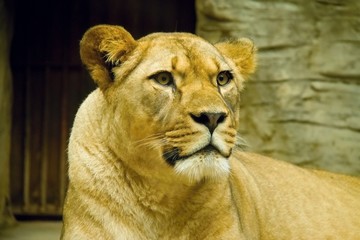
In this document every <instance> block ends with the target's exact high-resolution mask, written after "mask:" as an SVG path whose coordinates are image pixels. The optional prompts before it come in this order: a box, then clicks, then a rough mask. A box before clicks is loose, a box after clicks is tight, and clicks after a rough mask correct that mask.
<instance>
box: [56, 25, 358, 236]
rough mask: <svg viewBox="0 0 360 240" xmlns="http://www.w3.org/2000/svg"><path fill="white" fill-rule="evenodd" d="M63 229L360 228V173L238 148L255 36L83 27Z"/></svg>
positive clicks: (196, 232) (236, 231)
mask: <svg viewBox="0 0 360 240" xmlns="http://www.w3.org/2000/svg"><path fill="white" fill-rule="evenodd" d="M80 54H81V59H82V61H83V63H84V64H85V65H86V67H87V68H88V70H89V72H90V74H91V76H92V78H93V79H94V80H95V82H96V83H97V84H98V86H99V88H98V89H97V90H95V91H94V92H93V93H91V94H90V95H89V96H88V98H87V99H86V100H85V102H84V103H83V104H82V106H81V107H80V109H79V111H78V113H77V115H76V119H75V122H74V127H73V130H72V133H71V137H70V143H69V187H68V192H67V197H66V203H65V206H64V227H63V232H62V239H76V240H78V239H131V240H133V239H249V240H254V239H274V240H280V239H286V240H289V239H360V181H359V179H357V178H355V177H348V176H343V175H337V174H333V173H326V172H322V171H315V170H307V169H303V168H299V167H296V166H294V165H291V164H288V163H285V162H280V161H276V160H272V159H269V158H266V157H263V156H259V155H256V154H252V153H244V152H241V151H240V150H239V145H241V139H240V138H239V137H238V136H237V131H236V129H237V128H238V125H239V122H238V114H239V94H240V91H241V90H242V88H243V81H244V78H245V77H246V76H247V75H249V74H251V73H252V72H253V71H254V68H255V48H254V46H253V44H252V42H251V41H249V40H247V39H239V40H236V41H231V42H224V43H219V44H216V45H211V44H210V43H208V42H206V41H204V40H203V39H201V38H199V37H197V36H195V35H192V34H187V33H171V34H170V33H156V34H151V35H148V36H146V37H144V38H141V39H139V40H137V41H136V40H134V39H133V38H132V36H131V35H130V34H129V33H128V32H127V31H126V30H124V29H123V28H121V27H118V26H109V25H99V26H95V27H93V28H91V29H89V30H88V31H87V32H86V33H85V35H84V37H83V39H82V40H81V44H80Z"/></svg>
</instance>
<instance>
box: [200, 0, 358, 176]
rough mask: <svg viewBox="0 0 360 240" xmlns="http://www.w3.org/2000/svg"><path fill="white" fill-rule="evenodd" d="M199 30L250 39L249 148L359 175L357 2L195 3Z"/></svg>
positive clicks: (211, 36) (245, 104)
mask: <svg viewBox="0 0 360 240" xmlns="http://www.w3.org/2000/svg"><path fill="white" fill-rule="evenodd" d="M196 8H197V17H198V22H197V34H198V35H200V36H202V37H204V38H205V39H208V40H209V41H210V42H217V41H220V40H224V39H228V38H238V37H249V38H251V39H252V40H253V41H254V42H255V44H256V45H257V47H258V49H259V59H258V70H257V73H256V74H255V75H254V76H253V77H252V78H251V79H250V80H249V81H248V82H247V87H246V89H245V90H244V92H243V95H242V115H241V126H240V132H241V135H242V136H243V137H244V138H245V139H246V140H247V142H248V144H249V146H250V149H251V150H253V151H256V152H259V153H261V154H264V155H268V156H272V157H275V158H278V159H282V160H287V161H291V162H293V163H296V164H298V165H302V166H309V167H315V168H322V169H327V170H331V171H335V172H340V173H348V174H353V175H360V14H359V13H360V1H358V0H317V1H315V0H314V1H302V0H283V1H275V0H257V1H254V0H241V1H239V0H197V1H196Z"/></svg>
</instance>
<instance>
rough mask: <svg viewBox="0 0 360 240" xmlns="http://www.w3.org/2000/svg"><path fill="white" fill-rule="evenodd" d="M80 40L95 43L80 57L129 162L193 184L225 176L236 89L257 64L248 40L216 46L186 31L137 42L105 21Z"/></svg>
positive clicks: (235, 114) (233, 132) (118, 146)
mask: <svg viewBox="0 0 360 240" xmlns="http://www.w3.org/2000/svg"><path fill="white" fill-rule="evenodd" d="M107 30H109V31H107ZM110 30H111V31H110ZM108 32H110V33H111V34H107V33H108ZM89 36H90V37H89ZM94 36H96V37H94ZM94 39H95V40H94ZM89 42H90V43H91V44H89ZM94 42H95V43H94ZM81 45H82V46H89V45H90V46H91V48H88V47H82V50H81V56H82V60H83V62H84V63H85V64H86V65H87V67H88V69H89V70H90V73H91V75H92V77H93V78H94V80H95V81H96V82H97V83H98V85H99V87H100V89H102V93H103V94H104V96H105V98H106V99H107V103H108V106H107V107H106V109H104V112H107V113H106V114H105V113H104V115H106V116H109V118H108V120H107V121H109V122H111V126H112V127H109V132H107V134H108V136H109V138H108V140H109V144H111V145H112V149H114V151H115V152H116V153H117V155H118V156H119V158H121V159H122V160H123V161H125V162H126V164H127V165H128V166H130V167H132V168H134V170H136V171H137V172H142V173H145V174H146V173H148V174H151V175H152V174H153V173H154V171H156V172H157V173H158V172H159V171H160V172H161V171H170V172H173V173H174V175H177V176H180V177H182V178H185V179H187V180H190V181H191V182H198V181H200V180H202V179H204V178H207V179H218V178H221V177H223V176H227V175H228V173H229V163H228V158H229V157H230V155H231V153H232V149H233V148H234V146H235V145H236V141H237V130H236V129H237V126H238V112H239V101H240V98H239V93H240V91H241V89H242V83H243V81H244V78H243V77H244V76H246V75H247V74H249V73H250V72H252V71H253V68H254V57H253V52H254V47H253V45H252V43H251V42H250V41H248V40H240V41H235V42H232V43H220V44H218V45H215V46H214V45H211V44H210V43H208V42H206V41H204V40H203V39H201V38H199V37H197V36H195V35H192V34H185V33H172V34H169V33H162V34H160V33H158V34H152V35H148V36H146V37H144V38H142V39H140V40H138V41H135V40H133V39H132V37H131V35H130V34H128V33H127V32H126V31H125V30H124V29H122V28H119V27H114V26H104V25H102V26H98V27H94V28H92V29H90V30H89V31H88V32H87V33H86V34H85V36H84V38H83V40H82V42H81ZM90 50H91V51H92V53H96V55H94V54H92V53H89V52H90ZM99 56H100V58H103V56H105V57H106V59H105V60H103V59H100V60H99V59H97V58H96V57H98V58H99ZM94 59H96V61H94ZM249 61H250V62H251V63H249ZM250 65H251V66H250ZM99 69H100V70H99ZM110 136H111V137H110Z"/></svg>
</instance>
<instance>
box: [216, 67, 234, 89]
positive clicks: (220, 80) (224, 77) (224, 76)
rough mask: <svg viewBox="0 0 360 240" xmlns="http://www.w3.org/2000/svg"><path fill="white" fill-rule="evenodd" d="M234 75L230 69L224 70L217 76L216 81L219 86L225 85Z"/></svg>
mask: <svg viewBox="0 0 360 240" xmlns="http://www.w3.org/2000/svg"><path fill="white" fill-rule="evenodd" d="M233 78H234V77H233V75H232V73H231V72H230V71H222V72H220V73H219V74H218V75H217V77H216V82H217V84H218V85H219V86H225V85H226V84H228V83H229V82H230V81H231V80H232V79H233Z"/></svg>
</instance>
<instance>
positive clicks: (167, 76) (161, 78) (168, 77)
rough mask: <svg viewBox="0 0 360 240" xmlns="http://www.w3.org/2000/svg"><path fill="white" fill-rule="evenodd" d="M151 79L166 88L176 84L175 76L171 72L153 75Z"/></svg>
mask: <svg viewBox="0 0 360 240" xmlns="http://www.w3.org/2000/svg"><path fill="white" fill-rule="evenodd" d="M150 78H151V79H154V80H155V81H156V82H158V83H159V84H161V85H164V86H169V85H171V84H173V82H174V79H173V76H172V74H171V73H170V72H159V73H156V74H154V75H152V76H151V77H150Z"/></svg>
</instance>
